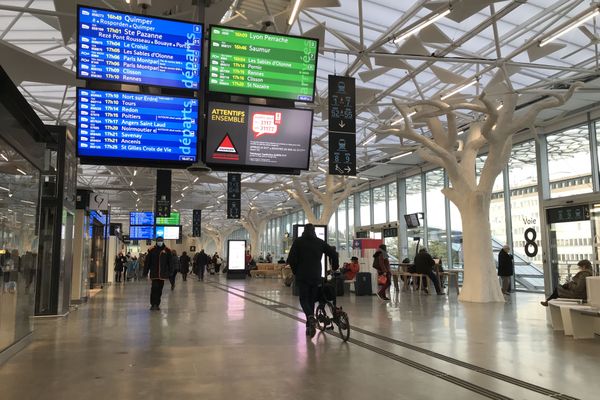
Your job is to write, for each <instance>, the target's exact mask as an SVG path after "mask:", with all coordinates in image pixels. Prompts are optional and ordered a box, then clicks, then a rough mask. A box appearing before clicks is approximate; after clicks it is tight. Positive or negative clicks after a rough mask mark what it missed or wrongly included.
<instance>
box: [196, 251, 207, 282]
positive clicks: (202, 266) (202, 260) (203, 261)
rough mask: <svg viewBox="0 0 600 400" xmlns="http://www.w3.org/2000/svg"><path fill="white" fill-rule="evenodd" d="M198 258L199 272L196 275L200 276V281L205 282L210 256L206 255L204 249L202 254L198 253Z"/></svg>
mask: <svg viewBox="0 0 600 400" xmlns="http://www.w3.org/2000/svg"><path fill="white" fill-rule="evenodd" d="M196 256H197V257H198V260H197V264H198V266H197V268H198V272H197V273H196V275H198V280H199V281H203V280H204V272H206V266H207V265H208V262H209V260H210V257H209V256H208V254H206V253H205V252H204V249H202V250H200V253H198V254H197V255H196Z"/></svg>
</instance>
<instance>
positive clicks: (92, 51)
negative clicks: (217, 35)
mask: <svg viewBox="0 0 600 400" xmlns="http://www.w3.org/2000/svg"><path fill="white" fill-rule="evenodd" d="M77 16H78V23H77V27H78V33H79V34H78V39H77V40H78V42H77V77H78V78H80V79H98V80H106V81H117V82H124V83H131V84H136V85H154V86H164V87H173V88H182V89H194V90H197V89H198V88H199V87H200V66H201V65H202V64H201V62H202V61H201V54H202V25H201V24H195V23H190V22H183V21H174V20H169V19H162V18H155V17H147V16H143V15H136V14H127V13H120V12H115V11H110V10H102V9H97V8H89V7H81V6H80V7H79V9H78V14H77Z"/></svg>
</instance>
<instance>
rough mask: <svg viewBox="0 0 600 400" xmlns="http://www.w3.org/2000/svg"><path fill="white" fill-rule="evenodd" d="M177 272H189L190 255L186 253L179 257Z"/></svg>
mask: <svg viewBox="0 0 600 400" xmlns="http://www.w3.org/2000/svg"><path fill="white" fill-rule="evenodd" d="M179 272H181V273H182V274H187V273H188V272H190V256H188V255H187V254H186V255H184V256H181V257H179Z"/></svg>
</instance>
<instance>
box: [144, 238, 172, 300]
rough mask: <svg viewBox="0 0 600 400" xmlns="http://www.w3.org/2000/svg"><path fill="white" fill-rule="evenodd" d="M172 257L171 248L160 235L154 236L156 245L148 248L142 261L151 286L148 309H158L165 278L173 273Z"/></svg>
mask: <svg viewBox="0 0 600 400" xmlns="http://www.w3.org/2000/svg"><path fill="white" fill-rule="evenodd" d="M172 260H173V257H172V255H171V250H170V249H169V248H168V247H167V246H165V242H164V240H163V238H162V237H161V236H158V237H157V238H156V245H155V246H153V247H152V248H151V249H150V250H148V254H146V259H145V263H144V276H150V280H152V288H151V289H150V310H152V311H158V310H160V298H161V297H162V291H163V287H164V285H165V280H167V279H169V278H170V277H171V274H172V273H173V264H172Z"/></svg>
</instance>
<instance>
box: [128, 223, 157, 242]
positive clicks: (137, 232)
mask: <svg viewBox="0 0 600 400" xmlns="http://www.w3.org/2000/svg"><path fill="white" fill-rule="evenodd" d="M129 239H132V240H144V239H146V240H152V239H154V226H152V225H148V226H130V227H129Z"/></svg>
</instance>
